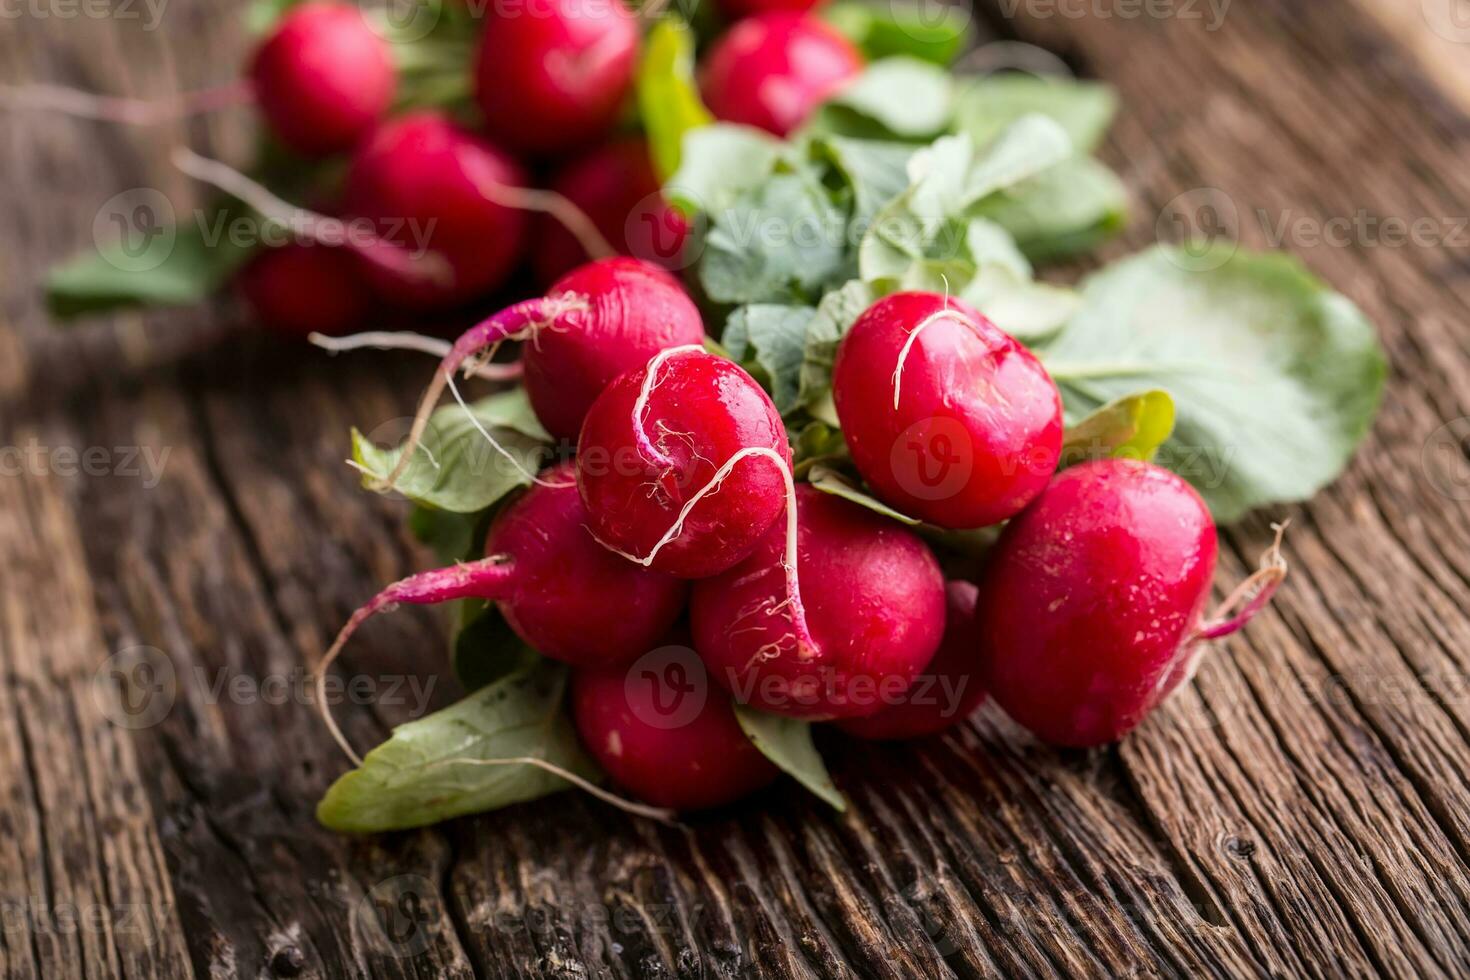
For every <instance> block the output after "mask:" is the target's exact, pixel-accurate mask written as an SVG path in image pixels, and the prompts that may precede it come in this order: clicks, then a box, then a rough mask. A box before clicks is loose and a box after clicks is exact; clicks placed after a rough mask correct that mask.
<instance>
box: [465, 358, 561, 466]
mask: <svg viewBox="0 0 1470 980" xmlns="http://www.w3.org/2000/svg"><path fill="white" fill-rule="evenodd" d="M446 384H447V385H448V387H449V393H450V394H451V395H453V396H454V400H455V401H456V402H458V403H459V407H460V408H462V409H464V414H465V416H466V417H467V418H468V419H469V420H470V424H471V425H473V426H474V427H475V431H476V432H478V433H480V435H482V436H484V437H485V441H486V442H488V443H489V444H490V446H491V448H493V449H494V450H495V451H496V452H497V453H499V454H500V455H502V456H504V457H505V459H506V461H507V462H508V463H510V465H511V466H513V467H515V471H516V472H517V473H519V474H520V475H521V476H523V477H525V478H526V479H527V480H530V481H531V482H532V483H534V484H536V485H537V486H538V487H551V488H552V489H559V488H561V487H574V486H576V485H577V483H576V481H575V480H569V481H563V482H561V483H558V482H556V481H554V480H543V479H541V477H539V476H537V475H536V474H535V473H532V472H531V471H530V470H528V469H526V468H525V467H524V466H522V465H521V461H520V460H518V459H516V457H515V454H514V453H512V452H511V451H510V450H509V449H506V448H505V447H504V446H502V445H501V444H500V443H499V442H497V441H496V439H495V437H494V436H492V435H491V434H490V433H489V432H487V431H485V427H484V426H483V425H481V424H480V420H479V419H478V418H476V417H475V413H474V412H472V411H470V407H469V406H468V405H466V404H465V400H464V396H463V395H461V394H460V393H459V387H458V386H457V385H456V384H455V383H454V379H453V378H449V379H448V380H447V381H446Z"/></svg>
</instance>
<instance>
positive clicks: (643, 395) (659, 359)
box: [633, 344, 704, 492]
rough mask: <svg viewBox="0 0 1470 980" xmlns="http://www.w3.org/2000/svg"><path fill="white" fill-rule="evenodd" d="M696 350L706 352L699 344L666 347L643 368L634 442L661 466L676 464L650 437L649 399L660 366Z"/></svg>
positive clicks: (634, 410) (644, 454) (651, 459)
mask: <svg viewBox="0 0 1470 980" xmlns="http://www.w3.org/2000/svg"><path fill="white" fill-rule="evenodd" d="M694 351H698V352H700V353H704V348H703V347H701V346H700V345H699V344H682V345H680V346H678V347H666V348H665V349H663V350H661V351H659V352H658V353H657V354H655V355H653V358H652V360H650V361H649V362H648V366H647V367H646V368H644V370H643V386H642V387H641V388H639V389H638V398H637V400H636V401H634V402H633V443H634V445H636V446H637V447H638V451H639V452H640V453H642V454H643V458H644V459H646V460H648V462H650V463H654V464H656V465H659V466H673V465H674V459H673V457H671V456H670V455H669V454H668V453H666V452H664V451H663V450H662V449H660V448H658V446H656V445H654V443H653V440H652V439H650V438H649V437H648V427H647V424H646V421H645V420H646V417H647V415H648V400H649V398H650V397H651V396H652V395H653V389H654V388H656V387H658V372H659V368H661V367H663V366H664V362H666V361H668V360H669V359H671V358H674V357H678V356H679V355H680V354H688V353H691V352H694ZM701 492H703V491H701Z"/></svg>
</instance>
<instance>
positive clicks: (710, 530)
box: [577, 346, 791, 578]
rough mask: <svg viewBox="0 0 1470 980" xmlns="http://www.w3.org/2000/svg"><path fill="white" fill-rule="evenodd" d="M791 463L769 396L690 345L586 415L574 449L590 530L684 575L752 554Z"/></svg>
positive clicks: (633, 374)
mask: <svg viewBox="0 0 1470 980" xmlns="http://www.w3.org/2000/svg"><path fill="white" fill-rule="evenodd" d="M756 457H760V458H756ZM790 467H791V446H790V444H789V443H788V442H787V438H786V426H785V425H784V424H783V423H782V421H781V415H780V413H778V412H777V411H776V406H775V405H774V404H773V403H772V402H771V398H770V396H769V395H767V394H766V393H765V391H764V390H762V389H761V387H760V385H759V384H757V383H756V381H755V379H754V378H752V377H751V376H750V375H749V374H747V373H746V372H745V371H744V369H742V368H741V367H740V366H739V365H738V364H736V363H734V362H733V361H730V360H727V359H725V358H723V357H716V356H715V355H713V354H709V353H706V352H705V351H704V350H703V349H702V348H699V347H697V346H692V347H675V348H670V349H667V350H664V351H662V352H660V353H659V354H658V355H657V356H655V357H654V358H653V359H652V360H650V361H649V362H648V363H647V364H646V365H645V366H644V367H642V368H640V369H638V370H634V371H628V372H626V373H624V374H622V375H620V376H619V377H618V378H617V379H616V380H615V381H613V383H612V384H610V385H608V387H607V389H606V390H605V391H603V393H602V395H601V396H599V397H598V399H597V401H595V402H594V403H593V404H592V408H591V409H589V410H588V412H587V419H586V421H585V422H584V423H583V426H582V436H581V438H580V439H579V440H578V443H577V485H578V487H579V488H580V489H581V493H582V500H583V502H584V503H585V504H586V505H587V513H588V515H589V516H590V517H591V519H592V532H593V534H595V535H596V536H597V538H598V540H599V541H601V542H602V543H603V544H605V545H606V546H608V547H609V548H612V549H614V550H616V551H617V552H619V553H620V554H624V555H625V556H627V557H630V558H634V559H635V560H639V561H642V562H644V563H646V564H648V565H649V566H650V567H652V568H656V569H659V570H660V571H664V572H668V573H669V574H671V575H678V576H680V577H683V578H702V577H704V576H707V575H715V574H718V573H719V572H722V571H724V570H725V569H727V568H729V567H730V566H732V565H734V564H736V563H737V562H739V561H740V560H741V559H743V558H744V557H745V556H746V555H748V554H750V551H751V549H752V548H754V547H755V545H756V543H757V542H759V541H760V540H761V539H762V538H763V537H764V536H765V532H766V529H767V528H769V527H771V525H772V524H773V523H774V522H775V521H776V519H777V518H778V517H780V516H781V513H782V511H783V510H784V509H785V507H786V500H787V492H786V490H787V487H788V485H789V483H790V480H791V477H790Z"/></svg>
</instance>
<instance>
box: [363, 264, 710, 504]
mask: <svg viewBox="0 0 1470 980" xmlns="http://www.w3.org/2000/svg"><path fill="white" fill-rule="evenodd" d="M703 337H704V325H703V322H702V321H701V320H700V318H699V310H698V309H696V308H695V306H694V303H693V302H692V301H691V300H690V299H689V296H688V295H687V294H686V293H685V292H684V290H683V289H681V288H680V287H679V284H678V283H677V282H675V281H674V279H673V277H672V276H670V275H669V274H668V273H666V272H664V271H663V270H662V269H660V268H658V267H657V266H652V265H649V264H648V263H646V262H642V261H639V260H638V259H630V258H612V259H602V260H600V261H597V262H589V263H587V264H586V265H584V266H581V267H580V268H577V269H573V270H572V271H571V272H570V273H568V274H567V275H565V276H563V277H562V278H561V279H560V280H559V281H558V282H557V283H556V284H555V285H554V286H552V287H551V290H550V291H549V292H547V294H546V295H545V296H544V297H541V298H540V299H530V300H526V301H524V302H521V303H516V304H515V305H514V306H510V307H507V308H506V309H504V310H501V311H500V312H499V313H496V314H495V315H494V316H492V317H490V318H488V319H486V320H484V321H482V322H480V323H479V324H477V325H475V326H474V327H471V328H470V329H469V330H468V331H466V332H465V334H464V335H463V336H461V337H460V338H459V339H458V340H457V341H455V343H454V347H453V348H451V349H450V351H449V353H448V354H447V355H445V357H444V359H443V361H441V362H440V364H439V369H438V370H437V371H436V372H434V380H433V381H432V382H430V384H429V388H428V390H427V391H425V392H424V397H423V399H422V400H421V401H420V402H419V409H418V414H417V415H416V416H415V418H414V423H413V428H412V430H411V431H410V432H409V435H408V440H407V443H406V444H405V451H404V453H403V455H402V457H401V458H400V460H399V462H398V465H397V467H395V469H394V470H393V472H392V473H390V474H389V475H388V478H387V480H385V481H384V484H383V487H382V488H381V489H385V490H387V489H392V487H393V486H394V485H395V484H396V483H397V482H398V478H399V477H400V476H402V475H403V470H404V469H406V468H407V466H408V461H409V459H410V458H411V457H410V453H411V451H412V450H413V449H414V448H415V447H417V445H418V442H419V440H420V439H421V438H422V437H423V434H424V429H425V428H426V427H427V425H428V421H429V416H430V415H431V414H432V412H433V410H434V406H435V405H436V404H438V402H439V396H440V395H442V394H443V392H444V389H445V388H446V387H448V388H450V389H451V390H452V389H453V386H454V381H453V378H454V372H455V371H457V370H459V369H460V368H461V367H462V366H464V365H465V364H466V363H467V362H470V361H471V359H472V358H473V357H474V356H475V355H476V354H477V353H479V352H480V351H482V350H484V349H486V348H490V349H493V348H494V346H495V345H496V344H499V343H501V342H503V341H506V340H529V341H531V342H530V343H528V344H527V345H526V349H525V351H524V353H523V354H522V356H521V361H522V363H523V365H524V371H525V385H526V394H527V395H528V396H529V397H530V399H531V407H532V408H534V409H535V411H536V417H537V418H538V419H539V420H540V421H541V424H542V425H544V426H545V427H546V429H547V431H548V432H550V433H551V434H552V435H554V436H557V437H559V438H563V439H567V438H571V437H572V436H575V435H576V434H577V431H578V429H580V428H581V425H582V418H583V416H585V415H586V414H587V411H588V409H589V408H590V407H591V405H592V403H593V402H594V401H595V400H596V399H597V397H598V395H600V394H601V393H602V390H603V389H604V388H606V387H607V385H608V383H609V382H610V381H611V380H612V379H613V378H615V377H617V375H618V374H620V373H622V372H623V371H624V370H627V369H629V368H632V367H636V366H639V365H643V364H645V363H647V361H648V359H649V358H651V357H653V356H654V355H655V354H657V353H658V352H659V351H660V350H662V349H664V348H668V347H678V346H680V345H684V344H693V343H697V342H698V341H700V340H701V339H702V338H703ZM455 395H456V397H458V392H457V391H456V392H455ZM486 437H487V438H489V436H488V434H487V436H486ZM492 441H493V440H492Z"/></svg>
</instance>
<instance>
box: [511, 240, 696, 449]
mask: <svg viewBox="0 0 1470 980" xmlns="http://www.w3.org/2000/svg"><path fill="white" fill-rule="evenodd" d="M568 293H571V294H575V295H578V296H583V297H586V298H587V300H588V301H589V303H590V304H591V307H592V308H591V310H590V311H589V312H586V313H574V314H567V315H566V316H565V317H564V318H563V322H562V323H560V324H558V326H557V327H556V328H555V329H550V330H543V331H541V332H539V333H538V334H537V335H536V339H535V340H534V342H532V343H528V344H526V345H525V347H524V349H523V353H522V355H521V360H522V363H523V364H524V366H525V371H526V374H525V385H526V394H527V395H528V396H529V397H530V399H531V407H532V408H534V409H535V410H536V418H538V419H540V421H541V424H542V425H544V426H545V427H546V430H547V431H548V432H550V433H551V434H552V435H553V436H555V437H557V438H558V439H567V440H572V439H575V438H577V434H578V433H579V432H580V431H581V429H582V420H583V419H584V418H586V417H587V410H588V409H589V408H591V407H592V403H593V402H594V401H596V400H597V396H598V395H600V394H602V392H603V390H604V389H605V388H607V386H608V385H609V384H610V383H611V382H612V380H613V379H614V378H616V377H617V376H618V375H620V374H622V373H623V372H624V371H630V370H634V369H636V368H641V367H642V366H643V365H645V364H647V363H648V359H649V358H650V357H652V356H653V355H655V354H657V353H658V352H659V351H661V350H663V349H664V348H666V347H678V346H681V345H683V344H697V343H699V342H700V341H702V340H703V339H704V321H703V320H701V319H700V316H699V309H698V308H697V307H696V306H695V305H694V301H693V300H691V299H690V298H689V294H688V293H686V292H684V289H683V287H681V286H680V285H679V284H678V282H676V281H675V280H674V278H673V277H672V276H670V275H668V274H667V273H666V272H664V271H663V270H662V269H660V268H658V267H657V266H653V265H650V264H648V263H647V262H643V261H641V260H639V259H630V258H612V259H602V260H600V261H597V262H589V263H587V264H586V265H583V266H579V267H578V268H576V269H574V270H572V271H571V272H570V273H568V274H567V275H565V276H563V277H562V278H561V279H559V280H558V281H557V282H556V284H555V285H553V286H552V287H551V289H550V290H549V291H548V292H547V295H548V296H553V297H555V296H561V295H565V294H568Z"/></svg>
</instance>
